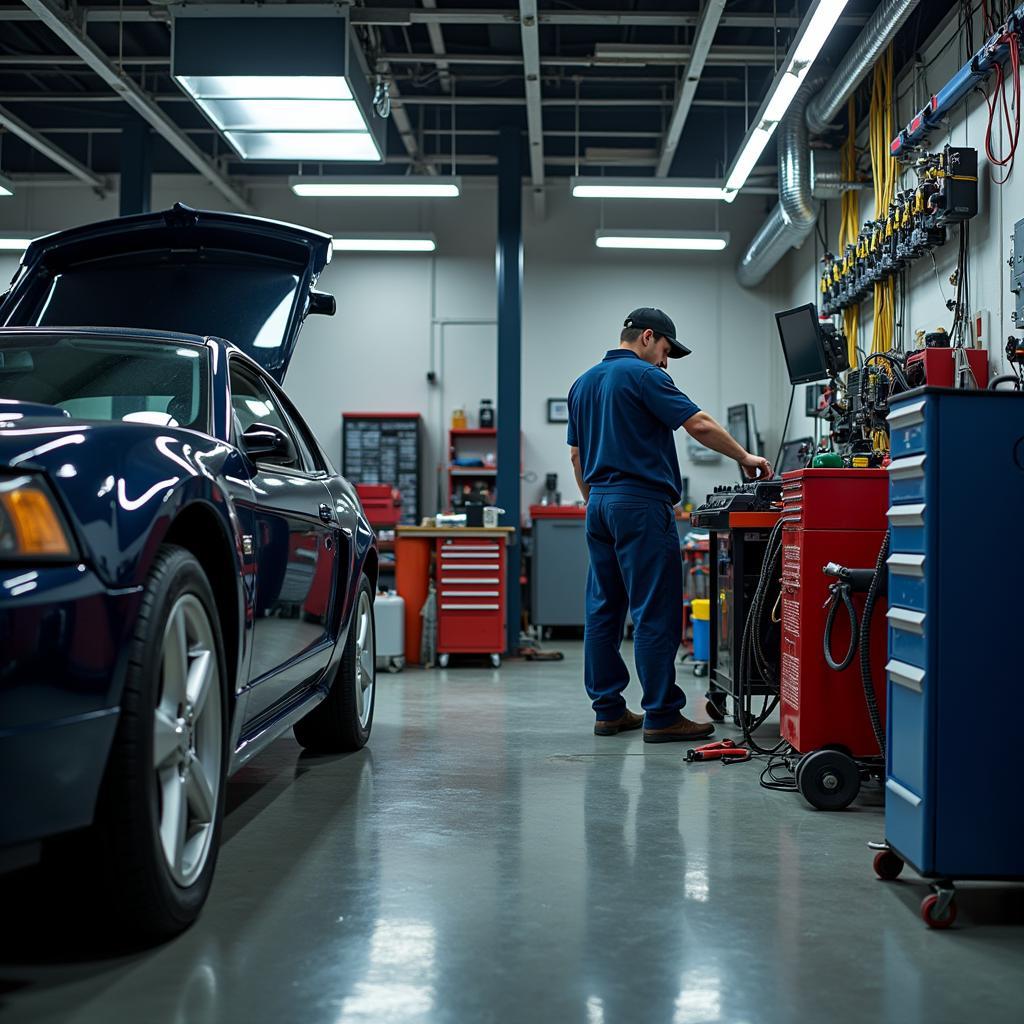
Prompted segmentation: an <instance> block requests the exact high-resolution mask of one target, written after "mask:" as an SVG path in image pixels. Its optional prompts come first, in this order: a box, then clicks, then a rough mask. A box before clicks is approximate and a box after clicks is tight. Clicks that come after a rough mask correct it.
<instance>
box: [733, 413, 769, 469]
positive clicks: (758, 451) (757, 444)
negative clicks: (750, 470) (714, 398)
mask: <svg viewBox="0 0 1024 1024" xmlns="http://www.w3.org/2000/svg"><path fill="white" fill-rule="evenodd" d="M725 424H726V429H727V430H728V431H729V433H730V434H732V436H733V437H734V438H736V440H737V441H739V443H740V444H741V445H743V447H744V448H746V449H747V451H748V452H752V453H753V454H754V455H763V454H764V444H763V443H762V441H761V438H760V436H759V434H758V433H757V419H756V417H755V416H754V407H753V406H752V405H750V404H749V403H744V404H743V405H730V406H729V407H728V409H726V411H725ZM746 479H747V477H746V474H745V473H744V472H743V470H740V480H743V481H746Z"/></svg>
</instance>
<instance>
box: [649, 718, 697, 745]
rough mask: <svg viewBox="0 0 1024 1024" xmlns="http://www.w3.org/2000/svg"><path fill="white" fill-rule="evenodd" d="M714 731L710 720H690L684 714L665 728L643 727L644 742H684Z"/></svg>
mask: <svg viewBox="0 0 1024 1024" xmlns="http://www.w3.org/2000/svg"><path fill="white" fill-rule="evenodd" d="M714 731H715V727H714V724H713V723H711V722H691V721H690V719H688V718H686V717H685V716H683V717H681V718H680V719H679V721H678V722H676V724H675V725H670V726H668V728H666V729H644V743H684V742H685V741H686V740H702V739H705V738H706V737H708V736H710V735H711V734H712V733H713V732H714Z"/></svg>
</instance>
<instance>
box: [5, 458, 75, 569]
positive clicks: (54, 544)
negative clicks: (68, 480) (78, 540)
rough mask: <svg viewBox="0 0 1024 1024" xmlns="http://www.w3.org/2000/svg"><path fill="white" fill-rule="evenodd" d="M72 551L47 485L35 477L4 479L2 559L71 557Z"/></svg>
mask: <svg viewBox="0 0 1024 1024" xmlns="http://www.w3.org/2000/svg"><path fill="white" fill-rule="evenodd" d="M71 553H72V547H71V541H70V540H69V538H68V534H67V531H66V530H65V528H64V523H63V522H62V521H61V515H60V513H59V512H58V510H57V509H56V507H55V506H54V503H53V500H52V499H51V497H50V495H49V494H48V493H47V491H46V490H45V485H43V484H41V483H40V482H37V481H35V480H33V479H32V478H31V477H19V478H17V479H15V480H10V481H0V558H5V557H6V558H18V559H23V558H68V557H70V556H71Z"/></svg>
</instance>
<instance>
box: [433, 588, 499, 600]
mask: <svg viewBox="0 0 1024 1024" xmlns="http://www.w3.org/2000/svg"><path fill="white" fill-rule="evenodd" d="M498 596H499V595H498V591H496V590H442V591H441V599H442V600H443V599H445V598H448V597H498Z"/></svg>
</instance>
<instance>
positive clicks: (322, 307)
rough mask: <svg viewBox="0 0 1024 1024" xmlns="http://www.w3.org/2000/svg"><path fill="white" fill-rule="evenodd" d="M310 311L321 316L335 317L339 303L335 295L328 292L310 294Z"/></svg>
mask: <svg viewBox="0 0 1024 1024" xmlns="http://www.w3.org/2000/svg"><path fill="white" fill-rule="evenodd" d="M309 311H310V313H313V314H318V313H319V314H320V315H321V316H334V314H335V313H337V312H338V303H337V301H336V300H335V298H334V296H333V295H330V294H328V293H327V292H310V293H309Z"/></svg>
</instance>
